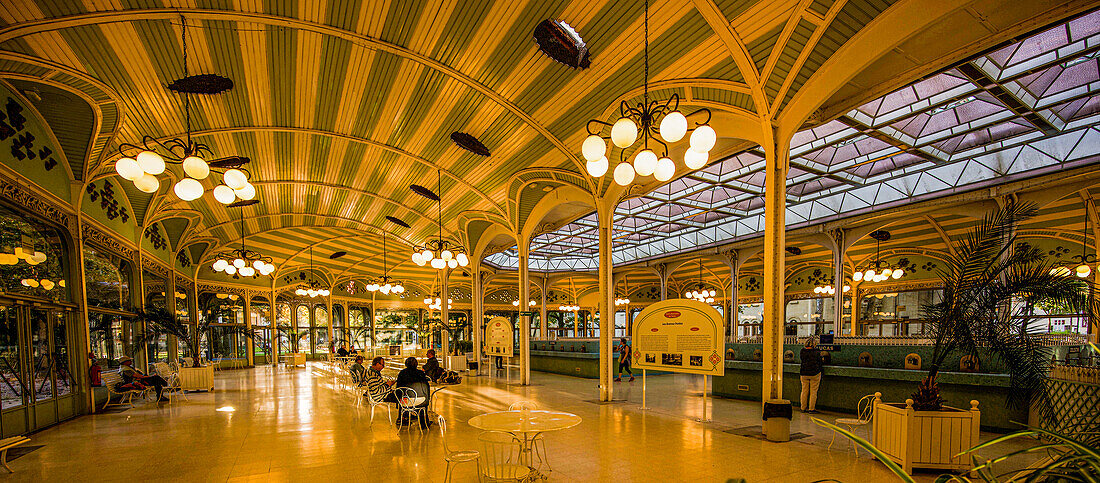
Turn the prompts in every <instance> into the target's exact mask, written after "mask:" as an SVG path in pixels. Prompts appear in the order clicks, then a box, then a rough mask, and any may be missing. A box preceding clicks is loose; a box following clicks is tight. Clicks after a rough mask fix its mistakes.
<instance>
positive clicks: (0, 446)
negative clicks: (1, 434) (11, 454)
mask: <svg viewBox="0 0 1100 483" xmlns="http://www.w3.org/2000/svg"><path fill="white" fill-rule="evenodd" d="M30 440H31V439H30V438H28V437H26V436H12V437H10V438H4V439H0V464H2V465H4V469H5V470H8V473H15V472H14V471H12V469H11V467H10V466H8V450H9V449H11V448H14V447H16V446H19V445H21V444H23V443H26V442H27V441H30Z"/></svg>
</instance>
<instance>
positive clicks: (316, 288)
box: [294, 246, 332, 298]
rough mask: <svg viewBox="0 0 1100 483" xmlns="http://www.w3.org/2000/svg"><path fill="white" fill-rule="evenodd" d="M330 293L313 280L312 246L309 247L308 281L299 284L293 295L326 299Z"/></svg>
mask: <svg viewBox="0 0 1100 483" xmlns="http://www.w3.org/2000/svg"><path fill="white" fill-rule="evenodd" d="M331 293H332V292H331V291H329V289H327V288H325V286H324V285H321V283H320V282H318V281H317V279H315V278H313V246H310V247H309V281H308V282H305V283H302V284H299V285H298V288H297V289H295V290H294V294H295V295H298V296H299V297H307V296H308V297H309V298H314V297H328V296H329V295H330V294H331Z"/></svg>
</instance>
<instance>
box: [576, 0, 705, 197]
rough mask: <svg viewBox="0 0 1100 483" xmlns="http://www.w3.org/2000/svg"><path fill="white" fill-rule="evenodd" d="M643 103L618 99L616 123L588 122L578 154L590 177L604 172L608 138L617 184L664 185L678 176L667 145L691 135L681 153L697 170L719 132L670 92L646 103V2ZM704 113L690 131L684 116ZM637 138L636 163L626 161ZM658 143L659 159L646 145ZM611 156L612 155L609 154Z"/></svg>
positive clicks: (647, 36)
mask: <svg viewBox="0 0 1100 483" xmlns="http://www.w3.org/2000/svg"><path fill="white" fill-rule="evenodd" d="M642 81H643V84H642V86H643V87H642V89H643V95H642V99H643V100H642V102H640V103H638V104H637V105H635V106H631V105H630V104H629V103H627V101H622V103H621V104H620V106H619V119H618V120H617V121H615V123H614V124H612V123H607V122H604V121H601V120H599V119H590V120H589V121H588V123H587V124H586V129H587V131H588V137H587V138H585V140H584V142H583V143H582V144H581V154H582V155H583V156H584V159H585V160H586V161H587V164H586V165H585V169H586V170H587V171H588V174H589V175H590V176H592V177H593V178H599V177H602V176H603V175H604V174H606V173H607V170H608V167H609V166H608V163H609V162H608V156H607V155H608V147H607V142H606V140H607V139H610V140H611V143H612V144H614V146H615V147H617V148H619V153H618V155H619V162H618V163H617V165H616V166H615V169H614V171H613V176H614V179H615V183H617V184H618V185H620V186H626V185H629V184H630V183H632V182H634V179H635V176H642V177H645V176H650V175H652V176H653V177H654V178H656V179H657V181H662V182H663V181H668V180H670V179H672V177H673V176H675V174H676V163H675V162H673V161H672V158H670V157H669V156H668V146H669V144H671V143H675V142H679V141H680V140H681V139H683V138H684V136H686V135H687V134H688V133H689V132H690V133H691V136H690V137H689V139H688V143H689V148H688V150H687V151H686V152H684V164H685V165H686V166H687V167H688V168H689V169H693V170H695V169H699V168H702V167H703V166H705V165H706V164H707V160H708V159H709V157H710V150H711V149H712V148H713V147H714V143H715V141H717V133H715V132H714V128H712V127H710V117H711V113H710V110H709V109H706V108H702V109H697V110H695V111H693V112H691V113H689V114H684V113H683V112H681V111H680V96H679V94H673V95H672V97H670V98H669V99H668V100H666V101H664V102H661V101H656V100H655V101H650V100H649V2H648V1H647V2H646V4H645V75H644V77H643V79H642ZM696 115H705V116H706V119H705V120H703V121H702V122H695V123H694V127H692V128H689V127H688V118H689V117H694V116H696ZM606 127H610V128H611V132H610V136H609V137H607V138H605V137H604V136H603V130H604V128H606ZM638 138H641V141H642V146H641V150H639V151H637V153H635V154H634V163H633V164H631V163H629V162H625V161H624V158H625V156H626V150H627V148H630V147H631V146H633V145H634V143H635V142H637V141H638ZM650 141H653V143H654V146H656V145H660V146H661V147H660V152H661V155H660V156H658V155H657V153H656V152H655V151H654V150H653V149H650V146H649V142H650ZM612 156H614V155H612Z"/></svg>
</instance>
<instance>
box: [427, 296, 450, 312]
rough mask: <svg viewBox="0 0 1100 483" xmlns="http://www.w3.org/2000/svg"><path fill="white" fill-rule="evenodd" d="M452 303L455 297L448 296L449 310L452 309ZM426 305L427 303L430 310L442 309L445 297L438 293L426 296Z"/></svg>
mask: <svg viewBox="0 0 1100 483" xmlns="http://www.w3.org/2000/svg"><path fill="white" fill-rule="evenodd" d="M452 303H454V299H450V298H448V299H447V310H450V309H451V304H452ZM424 305H427V306H428V309H429V310H441V309H442V308H443V299H442V298H441V297H440V296H439V295H438V294H437V295H436V296H435V297H428V298H425V299H424Z"/></svg>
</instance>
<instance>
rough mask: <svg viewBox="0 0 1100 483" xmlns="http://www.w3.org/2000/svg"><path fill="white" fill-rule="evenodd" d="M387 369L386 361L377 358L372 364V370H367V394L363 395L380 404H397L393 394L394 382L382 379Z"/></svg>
mask: <svg viewBox="0 0 1100 483" xmlns="http://www.w3.org/2000/svg"><path fill="white" fill-rule="evenodd" d="M385 367H386V360H385V359H383V358H382V357H375V358H374V360H372V361H371V363H370V368H369V369H367V381H366V382H367V392H365V393H363V395H364V396H370V397H371V399H374V400H375V401H380V402H391V403H396V402H397V396H395V395H394V394H393V381H390V382H386V380H385V379H382V369H383V368H385Z"/></svg>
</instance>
